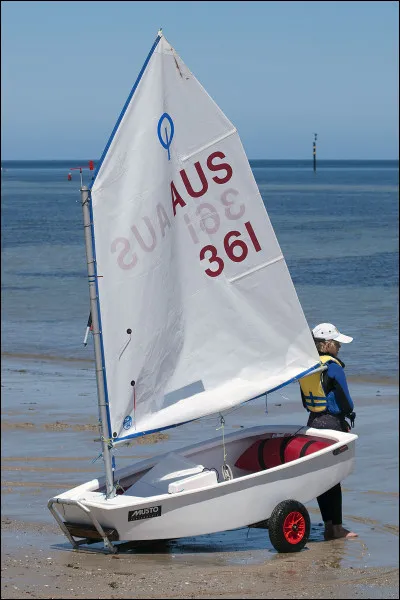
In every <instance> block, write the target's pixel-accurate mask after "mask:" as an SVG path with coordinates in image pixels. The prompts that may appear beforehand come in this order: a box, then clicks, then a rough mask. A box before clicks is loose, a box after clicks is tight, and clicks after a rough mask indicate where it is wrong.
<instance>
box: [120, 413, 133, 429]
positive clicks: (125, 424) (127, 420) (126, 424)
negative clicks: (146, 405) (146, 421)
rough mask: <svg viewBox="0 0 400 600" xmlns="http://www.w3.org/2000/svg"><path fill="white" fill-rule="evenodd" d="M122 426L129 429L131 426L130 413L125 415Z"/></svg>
mask: <svg viewBox="0 0 400 600" xmlns="http://www.w3.org/2000/svg"><path fill="white" fill-rule="evenodd" d="M122 426H123V428H124V429H130V428H131V427H132V417H131V416H130V415H128V416H127V417H125V419H124V422H123V424H122Z"/></svg>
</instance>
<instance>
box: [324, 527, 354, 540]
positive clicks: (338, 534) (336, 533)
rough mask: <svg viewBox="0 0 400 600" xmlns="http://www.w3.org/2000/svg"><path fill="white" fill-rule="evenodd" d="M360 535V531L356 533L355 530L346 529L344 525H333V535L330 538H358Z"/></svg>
mask: <svg viewBox="0 0 400 600" xmlns="http://www.w3.org/2000/svg"><path fill="white" fill-rule="evenodd" d="M356 537H358V533H354V531H349V530H348V529H345V528H344V527H343V525H332V537H331V538H330V539H334V540H336V539H339V538H356Z"/></svg>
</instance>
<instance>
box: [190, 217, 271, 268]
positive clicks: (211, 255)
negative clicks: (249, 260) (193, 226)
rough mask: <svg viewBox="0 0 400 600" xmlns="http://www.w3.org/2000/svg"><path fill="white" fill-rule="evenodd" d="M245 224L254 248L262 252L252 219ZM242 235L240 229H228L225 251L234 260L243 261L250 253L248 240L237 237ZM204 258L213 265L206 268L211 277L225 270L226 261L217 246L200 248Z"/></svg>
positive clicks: (201, 255) (201, 258)
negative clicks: (219, 254)
mask: <svg viewBox="0 0 400 600" xmlns="http://www.w3.org/2000/svg"><path fill="white" fill-rule="evenodd" d="M244 226H245V227H246V230H247V233H248V234H249V237H250V241H251V243H252V244H253V247H254V250H255V251H256V252H260V250H261V246H260V243H259V241H258V239H257V236H256V234H255V233H254V229H253V226H252V225H251V223H250V221H247V222H246V223H245V224H244ZM241 235H242V234H241V232H240V231H228V233H227V234H226V236H225V237H224V249H225V253H226V255H227V257H228V258H229V259H230V260H232V261H233V262H242V261H243V260H244V259H245V258H246V256H247V255H248V253H249V247H248V245H247V244H246V242H244V241H243V240H238V239H236V238H238V237H240V236H241ZM204 258H206V259H208V262H209V263H210V264H211V265H213V268H212V269H211V268H210V269H206V270H205V273H206V274H207V275H208V276H209V277H218V275H221V273H222V271H223V270H224V267H225V263H224V261H223V260H222V258H221V257H220V256H218V250H217V248H216V247H215V246H213V245H212V244H208V245H207V246H204V247H203V248H202V249H201V250H200V260H203V259H204Z"/></svg>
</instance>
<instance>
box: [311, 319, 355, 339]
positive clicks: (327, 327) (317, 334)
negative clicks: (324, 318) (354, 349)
mask: <svg viewBox="0 0 400 600" xmlns="http://www.w3.org/2000/svg"><path fill="white" fill-rule="evenodd" d="M312 334H313V336H314V338H316V339H319V340H326V341H327V340H335V342H340V343H341V344H350V342H352V341H353V338H352V337H350V336H348V335H344V334H343V333H340V331H339V330H338V328H337V327H335V326H334V325H332V323H320V324H319V325H317V326H316V327H314V329H313V330H312Z"/></svg>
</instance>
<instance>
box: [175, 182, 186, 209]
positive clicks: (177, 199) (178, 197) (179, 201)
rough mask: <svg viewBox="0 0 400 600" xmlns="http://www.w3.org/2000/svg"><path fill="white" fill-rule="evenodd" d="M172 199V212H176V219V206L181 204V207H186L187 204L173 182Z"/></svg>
mask: <svg viewBox="0 0 400 600" xmlns="http://www.w3.org/2000/svg"><path fill="white" fill-rule="evenodd" d="M171 197H172V210H173V211H174V217H175V215H176V206H177V205H178V204H179V205H180V206H182V207H184V206H186V202H185V201H184V199H183V198H182V196H181V195H180V194H179V192H178V190H177V189H176V187H175V184H174V182H173V181H171Z"/></svg>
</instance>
